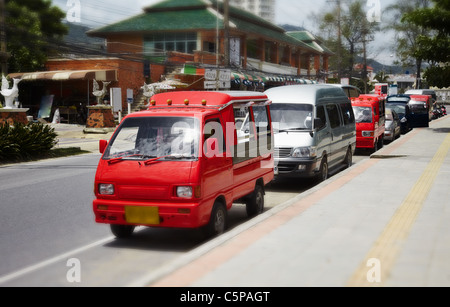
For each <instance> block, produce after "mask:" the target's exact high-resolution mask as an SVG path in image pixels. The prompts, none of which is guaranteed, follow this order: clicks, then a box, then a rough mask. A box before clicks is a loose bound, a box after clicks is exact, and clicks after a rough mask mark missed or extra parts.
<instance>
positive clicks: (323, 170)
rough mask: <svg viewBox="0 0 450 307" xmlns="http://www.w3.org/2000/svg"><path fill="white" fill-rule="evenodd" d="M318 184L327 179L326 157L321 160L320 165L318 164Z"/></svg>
mask: <svg viewBox="0 0 450 307" xmlns="http://www.w3.org/2000/svg"><path fill="white" fill-rule="evenodd" d="M318 179H319V182H322V181H325V180H327V179H328V161H327V157H323V158H322V163H320V171H319V177H318Z"/></svg>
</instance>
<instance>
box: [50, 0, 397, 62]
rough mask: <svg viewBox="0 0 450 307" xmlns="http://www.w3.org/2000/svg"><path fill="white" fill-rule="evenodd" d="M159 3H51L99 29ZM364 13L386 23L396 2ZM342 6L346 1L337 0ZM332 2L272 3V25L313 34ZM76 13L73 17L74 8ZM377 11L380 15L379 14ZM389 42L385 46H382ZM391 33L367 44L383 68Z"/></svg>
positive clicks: (372, 5) (371, 1) (383, 0)
mask: <svg viewBox="0 0 450 307" xmlns="http://www.w3.org/2000/svg"><path fill="white" fill-rule="evenodd" d="M160 1H161V0H127V1H123V0H53V4H54V5H57V6H59V7H60V8H61V9H62V10H63V11H65V12H66V13H68V16H69V17H68V19H74V18H75V17H76V16H79V20H72V22H76V23H79V24H82V25H88V26H90V27H93V28H99V27H102V26H105V25H108V24H111V23H114V22H117V21H120V20H123V19H126V18H129V17H131V16H134V15H138V14H140V13H142V9H143V8H144V7H146V6H150V5H153V4H155V3H158V2H160ZM366 1H367V12H368V14H369V15H370V16H374V17H375V18H379V20H380V22H381V23H383V22H386V21H387V20H386V18H384V17H385V16H384V15H385V13H383V11H384V9H385V8H386V7H387V6H388V5H390V4H392V3H394V2H395V1H396V0H366ZM341 2H342V3H344V4H345V2H346V0H341ZM335 3H336V0H313V1H311V0H276V12H275V16H276V17H275V18H276V20H275V23H276V24H291V25H294V26H302V27H305V28H306V29H308V30H309V31H311V32H312V33H317V30H316V29H317V26H316V24H315V23H313V22H312V18H311V17H312V14H314V13H319V12H321V11H323V10H327V9H328V8H329V7H330V6H332V5H334V4H335ZM77 8H79V9H80V14H79V15H77V14H76V11H75V10H76V9H77ZM377 12H380V13H379V14H378V13H377ZM386 40H389V43H386ZM391 41H392V33H379V34H378V35H377V36H376V38H375V41H374V42H372V43H371V44H370V45H369V50H368V56H369V57H370V58H373V59H375V60H377V61H379V62H381V63H383V64H385V65H390V64H392V61H393V60H394V59H395V57H394V56H393V52H392V51H391V50H390V49H391V48H390V42H391Z"/></svg>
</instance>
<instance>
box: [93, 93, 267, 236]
mask: <svg viewBox="0 0 450 307" xmlns="http://www.w3.org/2000/svg"><path fill="white" fill-rule="evenodd" d="M269 105H270V102H269V100H268V99H267V97H266V96H265V95H264V94H262V93H257V92H244V91H239V92H238V91H236V92H230V91H229V92H202V91H199V92H169V93H161V94H157V95H154V96H153V97H152V100H151V102H150V107H149V109H148V110H147V111H142V112H137V113H133V114H130V115H128V116H127V117H126V118H125V119H124V120H123V121H122V122H121V124H120V126H119V127H118V128H117V130H116V131H115V133H114V135H113V136H112V137H111V141H110V142H109V143H108V142H107V141H105V140H102V141H100V152H101V153H102V154H103V156H102V158H101V159H100V161H99V164H98V167H97V173H96V176H95V188H94V191H95V199H94V201H93V210H94V213H95V221H96V222H97V223H104V224H110V227H111V231H112V233H113V234H114V235H115V236H116V237H119V238H122V237H129V236H131V235H132V233H133V231H134V228H135V226H147V227H158V228H202V229H203V230H205V232H206V234H207V235H208V236H215V235H219V234H221V233H223V232H224V231H225V229H226V226H227V211H228V210H229V209H230V208H231V207H232V205H233V203H235V202H236V201H239V202H243V203H245V204H246V208H247V214H248V215H249V216H254V215H257V214H260V213H262V211H263V209H264V189H265V186H266V185H267V184H268V183H270V182H271V181H272V179H273V177H274V170H273V149H272V145H271V144H272V137H273V133H272V124H271V120H270V110H269V108H270V106H269ZM236 114H239V116H240V115H242V114H244V115H245V114H247V115H248V117H249V118H252V121H251V124H250V125H249V130H248V131H246V132H245V135H241V136H237V132H236V124H235V123H236V120H237V119H238V117H237V116H236ZM246 117H247V116H246ZM268 146H269V147H268Z"/></svg>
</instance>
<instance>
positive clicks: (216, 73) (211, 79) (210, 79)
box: [204, 69, 231, 90]
mask: <svg viewBox="0 0 450 307" xmlns="http://www.w3.org/2000/svg"><path fill="white" fill-rule="evenodd" d="M230 80H231V70H229V69H219V70H218V69H206V70H205V83H204V88H205V89H208V90H212V89H230V88H231V81H230Z"/></svg>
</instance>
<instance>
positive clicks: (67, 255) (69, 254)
mask: <svg viewBox="0 0 450 307" xmlns="http://www.w3.org/2000/svg"><path fill="white" fill-rule="evenodd" d="M114 239H115V237H114V236H111V237H108V238H104V239H102V240H99V241H97V242H94V243H91V244H88V245H85V246H82V247H80V248H77V249H74V250H72V251H70V252H67V253H64V254H61V255H59V256H56V257H53V258H50V259H47V260H44V261H42V262H39V263H36V264H34V265H31V266H29V267H26V268H24V269H21V270H19V271H16V272H13V273H10V274H8V275H5V276H2V277H0V284H3V283H6V282H8V281H10V280H13V279H16V278H19V277H21V276H23V275H26V274H29V273H31V272H33V271H36V270H39V269H41V268H43V267H46V266H48V265H51V264H54V263H56V262H58V261H61V260H64V259H68V258H71V257H73V256H74V255H76V254H78V253H81V252H84V251H86V250H88V249H90V248H93V247H96V246H99V245H102V244H105V243H108V242H110V241H112V240H114Z"/></svg>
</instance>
